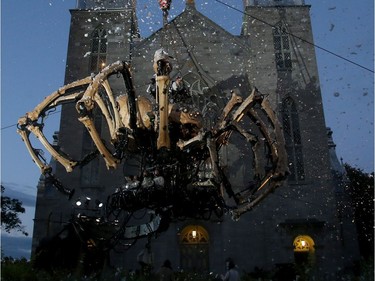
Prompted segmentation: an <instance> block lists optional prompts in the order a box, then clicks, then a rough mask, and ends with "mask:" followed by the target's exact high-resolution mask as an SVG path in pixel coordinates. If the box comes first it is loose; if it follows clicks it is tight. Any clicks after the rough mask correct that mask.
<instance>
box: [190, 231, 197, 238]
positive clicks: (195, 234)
mask: <svg viewBox="0 0 375 281" xmlns="http://www.w3.org/2000/svg"><path fill="white" fill-rule="evenodd" d="M191 235H192V236H193V238H196V237H197V231H196V230H193V231H192V232H191Z"/></svg>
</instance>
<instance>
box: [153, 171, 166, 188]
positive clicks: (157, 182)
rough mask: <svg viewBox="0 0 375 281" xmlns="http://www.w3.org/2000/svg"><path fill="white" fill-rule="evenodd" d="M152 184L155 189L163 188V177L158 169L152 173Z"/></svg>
mask: <svg viewBox="0 0 375 281" xmlns="http://www.w3.org/2000/svg"><path fill="white" fill-rule="evenodd" d="M154 183H155V187H157V188H159V187H160V188H163V187H164V184H165V180H164V177H163V176H162V175H161V173H160V171H159V170H158V169H156V170H155V171H154Z"/></svg>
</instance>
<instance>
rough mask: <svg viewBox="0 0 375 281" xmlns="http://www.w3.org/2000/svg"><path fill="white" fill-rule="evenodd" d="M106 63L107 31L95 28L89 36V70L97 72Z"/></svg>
mask: <svg viewBox="0 0 375 281" xmlns="http://www.w3.org/2000/svg"><path fill="white" fill-rule="evenodd" d="M106 64H107V32H106V31H105V29H103V28H96V29H95V30H94V32H93V33H92V37H91V60H90V72H95V73H96V72H98V71H100V70H102V69H103V68H104V67H105V66H106Z"/></svg>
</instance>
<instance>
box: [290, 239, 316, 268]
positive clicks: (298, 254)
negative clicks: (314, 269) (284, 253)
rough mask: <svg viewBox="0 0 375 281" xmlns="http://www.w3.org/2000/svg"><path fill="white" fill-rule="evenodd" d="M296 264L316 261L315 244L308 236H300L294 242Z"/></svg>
mask: <svg viewBox="0 0 375 281" xmlns="http://www.w3.org/2000/svg"><path fill="white" fill-rule="evenodd" d="M293 246H294V250H293V251H294V260H295V262H296V264H306V263H311V262H313V260H314V253H315V248H314V246H315V243H314V240H313V239H312V238H311V237H310V236H308V235H299V236H297V237H296V238H295V239H294V241H293Z"/></svg>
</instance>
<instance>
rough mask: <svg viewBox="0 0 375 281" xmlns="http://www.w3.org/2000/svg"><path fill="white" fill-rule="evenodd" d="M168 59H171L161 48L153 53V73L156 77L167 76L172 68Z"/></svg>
mask: <svg viewBox="0 0 375 281" xmlns="http://www.w3.org/2000/svg"><path fill="white" fill-rule="evenodd" d="M170 59H173V57H171V56H170V55H169V54H168V53H167V52H166V51H165V50H164V49H163V48H160V49H159V50H156V51H155V54H154V65H153V68H154V72H155V73H156V75H157V76H164V75H169V73H171V71H172V69H173V67H172V64H171V63H170Z"/></svg>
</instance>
